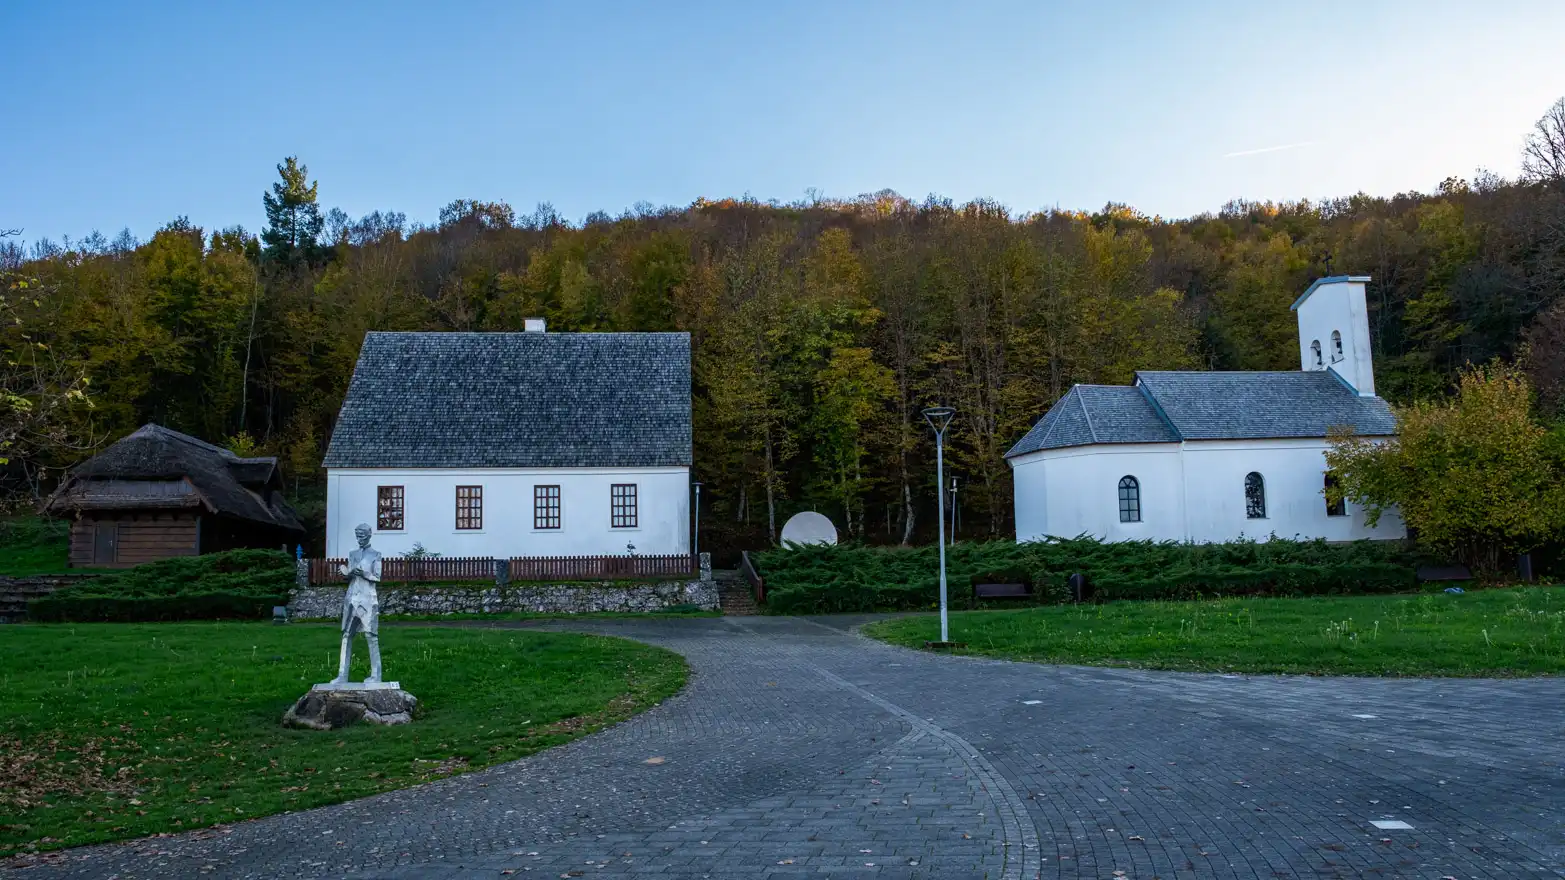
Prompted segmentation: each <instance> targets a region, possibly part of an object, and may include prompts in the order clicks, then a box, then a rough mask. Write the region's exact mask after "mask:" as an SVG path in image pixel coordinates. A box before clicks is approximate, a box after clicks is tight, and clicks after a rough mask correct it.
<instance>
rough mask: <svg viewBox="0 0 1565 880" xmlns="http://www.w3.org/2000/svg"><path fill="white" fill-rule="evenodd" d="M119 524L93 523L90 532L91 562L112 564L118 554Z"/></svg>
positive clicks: (94, 563)
mask: <svg viewBox="0 0 1565 880" xmlns="http://www.w3.org/2000/svg"><path fill="white" fill-rule="evenodd" d="M119 543H120V524H119V523H102V522H101V523H94V524H93V533H92V564H93V565H113V564H114V562H115V557H116V556H118V555H119Z"/></svg>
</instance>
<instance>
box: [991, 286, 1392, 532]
mask: <svg viewBox="0 0 1565 880" xmlns="http://www.w3.org/2000/svg"><path fill="white" fill-rule="evenodd" d="M1368 281H1369V278H1368V277H1367V276H1363V275H1338V276H1333V277H1330V278H1321V279H1319V280H1317V281H1316V282H1315V283H1314V284H1311V285H1310V286H1309V289H1308V290H1306V291H1304V294H1303V295H1302V296H1300V297H1299V298H1298V299H1297V300H1295V301H1294V303H1293V311H1294V313H1295V314H1296V315H1297V316H1298V322H1299V370H1298V371H1297V372H1291V371H1290V372H1167V371H1146V372H1138V373H1136V380H1135V384H1133V385H1129V386H1123V385H1077V386H1075V387H1074V388H1072V389H1071V390H1070V391H1069V392H1068V393H1066V394H1065V396H1064V397H1061V398H1060V400H1059V401H1058V402H1057V403H1055V405H1054V407H1053V408H1052V409H1050V410H1049V412H1048V413H1047V414H1046V415H1045V416H1044V417H1043V418H1042V419H1040V420H1039V421H1038V423H1037V424H1036V425H1034V426H1033V428H1032V430H1031V431H1028V432H1027V436H1025V437H1023V438H1022V439H1021V441H1020V442H1018V443H1017V444H1016V445H1015V446H1014V447H1013V448H1012V449H1011V450H1010V451H1009V452H1007V453H1006V456H1005V457H1006V460H1007V461H1008V462H1009V463H1010V465H1011V471H1012V476H1013V478H1014V481H1015V496H1016V539H1017V540H1018V541H1028V540H1036V539H1040V538H1044V537H1047V536H1050V535H1053V536H1059V537H1074V536H1076V535H1081V534H1087V535H1093V536H1096V537H1099V538H1102V539H1104V540H1109V541H1127V540H1143V539H1152V540H1160V541H1162V540H1176V541H1226V540H1230V539H1234V538H1253V539H1257V540H1267V539H1270V538H1272V537H1277V538H1297V539H1309V538H1325V539H1326V540H1330V541H1347V540H1353V539H1357V538H1382V539H1386V538H1403V537H1406V534H1407V531H1406V528H1405V527H1404V525H1403V524H1402V520H1401V518H1400V517H1398V516H1397V515H1396V512H1395V511H1388V512H1387V513H1386V514H1385V515H1383V516H1382V517H1381V518H1380V521H1379V523H1377V524H1376V525H1375V526H1374V527H1373V528H1371V527H1370V526H1369V525H1367V524H1366V523H1365V521H1364V513H1363V511H1362V510H1360V509H1358V508H1357V507H1356V506H1355V505H1352V504H1348V503H1346V502H1344V503H1340V504H1337V505H1332V504H1329V503H1327V501H1326V497H1325V494H1324V492H1323V490H1324V488H1325V486H1326V484H1327V481H1328V480H1329V479H1330V475H1329V474H1328V473H1327V469H1326V459H1325V452H1326V450H1327V448H1328V446H1329V444H1328V442H1327V439H1326V438H1327V436H1328V434H1329V433H1330V432H1331V431H1332V430H1333V429H1341V428H1344V427H1345V428H1350V429H1352V430H1353V431H1354V432H1356V433H1358V434H1360V435H1364V436H1370V437H1377V436H1378V437H1390V436H1392V435H1394V434H1395V432H1396V421H1395V419H1394V418H1393V417H1392V414H1391V410H1390V408H1389V407H1388V406H1387V405H1386V402H1385V401H1384V400H1382V399H1381V398H1379V397H1377V396H1376V395H1375V373H1374V364H1373V361H1372V359H1371V354H1370V338H1369V315H1368V310H1367V308H1366V305H1365V299H1364V285H1365V283H1366V282H1368Z"/></svg>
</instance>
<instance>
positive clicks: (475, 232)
mask: <svg viewBox="0 0 1565 880" xmlns="http://www.w3.org/2000/svg"><path fill="white" fill-rule="evenodd" d="M1522 147H1523V151H1524V161H1523V168H1524V173H1523V175H1522V177H1521V178H1520V179H1518V180H1514V181H1513V180H1506V179H1502V178H1501V177H1499V176H1497V175H1494V174H1490V173H1486V172H1479V173H1478V174H1477V175H1476V176H1475V178H1474V179H1471V180H1464V179H1460V178H1456V177H1452V178H1450V179H1447V180H1446V181H1444V182H1443V183H1442V184H1440V185H1439V187H1438V189H1437V190H1436V191H1435V192H1433V193H1427V194H1424V193H1407V194H1402V195H1397V196H1395V197H1392V198H1378V197H1370V196H1366V195H1362V194H1360V195H1356V196H1350V197H1347V198H1341V199H1335V200H1329V201H1324V202H1318V203H1315V202H1301V203H1289V204H1272V203H1252V202H1244V201H1235V202H1231V203H1229V204H1227V205H1225V206H1223V207H1222V209H1221V210H1219V211H1217V212H1216V213H1213V214H1204V215H1200V216H1196V217H1191V218H1188V219H1183V220H1165V219H1162V218H1158V217H1149V216H1146V215H1144V214H1142V213H1140V212H1138V211H1136V210H1135V209H1134V208H1131V207H1129V206H1125V205H1118V204H1110V205H1108V206H1106V207H1104V208H1103V209H1102V210H1100V211H1097V212H1095V213H1080V212H1068V211H1048V212H1042V213H1033V214H1022V215H1018V214H1015V213H1012V212H1011V211H1009V210H1007V209H1006V208H1005V207H1004V206H1001V205H999V204H995V203H992V202H987V201H975V202H971V203H968V204H962V205H957V204H953V203H951V202H950V201H947V200H942V199H939V198H934V197H931V198H928V199H926V200H924V201H923V202H913V201H910V200H908V199H905V198H902V197H901V196H898V195H897V194H895V193H892V192H889V191H887V192H881V193H876V194H873V195H866V196H861V197H859V198H856V199H851V200H832V199H821V198H816V199H811V200H808V201H804V202H800V203H794V204H786V205H784V204H776V203H761V202H756V201H753V200H735V199H723V200H717V201H707V200H704V199H703V200H698V201H697V202H695V203H694V204H692V205H689V206H687V207H683V208H661V209H658V208H652V207H650V206H637V207H636V208H635V209H633V210H631V211H629V212H626V213H623V214H621V215H619V216H610V215H608V214H604V213H595V214H592V215H590V216H588V217H587V218H586V219H585V220H584V221H583V222H582V223H580V224H579V225H573V224H570V223H567V222H566V221H564V220H562V219H561V218H560V217H559V216H558V215H557V214H556V213H555V212H554V211H553V209H551V208H550V207H549V206H547V205H543V206H540V207H539V208H538V209H537V210H536V211H535V212H534V213H532V214H531V215H527V216H521V215H518V214H517V213H516V212H515V211H513V210H512V208H511V207H509V206H507V205H506V204H504V203H501V202H484V201H474V200H457V201H453V202H452V203H451V204H450V205H449V206H447V207H446V208H445V209H444V210H442V211H441V213H440V217H439V219H438V222H436V223H434V224H433V225H427V226H425V225H418V224H411V223H409V222H408V220H407V218H406V217H405V216H403V215H402V214H400V213H396V212H385V213H382V212H376V213H372V214H369V215H367V216H364V217H358V218H353V217H349V216H347V215H345V214H344V213H343V212H342V211H340V210H335V209H334V210H330V211H325V210H323V209H322V208H321V206H320V199H321V198H322V197H323V196H326V197H329V194H330V186H331V182H330V181H329V180H326V181H322V182H321V183H320V185H319V188H318V187H317V183H316V182H315V181H313V180H310V179H309V177H308V172H307V169H306V167H305V166H304V165H303V164H301V163H300V162H297V161H296V160H295V159H292V158H290V159H288V160H286V161H285V162H284V163H283V164H281V165H279V166H278V179H277V182H276V184H275V185H274V186H273V187H272V189H271V191H270V192H267V193H266V194H265V195H264V203H265V209H266V213H267V225H266V228H265V230H264V231H263V232H262V233H261V234H260V235H259V236H256V235H253V234H252V233H250V232H248V231H246V230H244V229H242V228H239V227H231V228H226V229H219V230H203V229H200V228H197V227H194V226H192V225H191V224H190V223H189V222H188V221H186V220H185V219H183V218H178V219H175V220H173V221H172V222H170V223H169V224H168V225H166V226H165V227H163V228H162V229H160V230H158V231H157V232H156V233H155V234H154V235H153V236H152V237H151V239H150V240H147V241H138V240H137V239H136V238H135V237H134V236H132V235H131V234H130V233H129V232H128V231H127V232H122V233H121V234H120V235H119V236H118V237H116V238H113V239H109V238H105V237H104V236H102V235H99V234H96V233H94V234H92V235H90V236H88V237H86V238H83V239H80V240H76V239H70V240H66V241H63V242H54V241H49V240H33V241H31V242H30V243H27V244H24V243H23V239H22V237H21V235H20V234H19V233H20V230H11V233H12V234H11V235H9V237H4V238H0V273H4V278H3V282H4V283H3V285H0V293H3V299H0V317H3V319H4V326H0V348H3V350H4V352H5V363H4V365H3V374H0V383H3V385H0V409H3V411H4V417H3V421H0V458H3V459H4V460H5V462H6V463H5V464H4V466H3V474H4V477H5V483H4V485H5V487H6V491H7V493H8V497H9V498H10V501H9V505H10V506H11V507H13V508H16V507H22V506H25V505H26V504H28V503H30V502H31V499H33V498H34V497H36V493H37V492H39V491H42V490H44V489H46V488H47V487H48V486H49V485H50V482H51V480H52V479H53V478H54V477H57V476H58V474H59V472H60V469H61V468H64V467H67V466H69V465H71V464H72V463H74V462H75V461H78V460H80V459H81V458H82V457H84V456H86V455H88V454H90V453H91V452H92V451H93V450H94V449H97V448H101V447H102V445H104V444H105V443H107V442H110V441H112V440H114V439H116V438H118V437H120V436H122V435H124V434H125V433H127V432H129V431H130V430H132V429H134V428H135V427H136V426H138V425H140V424H142V423H144V422H149V421H153V422H158V423H160V424H163V425H167V426H169V427H171V428H175V429H177V430H181V431H186V432H189V433H192V434H195V435H196V436H199V437H202V438H205V439H207V440H210V441H213V442H217V443H222V444H226V445H228V446H230V447H231V448H235V449H236V450H242V451H246V452H254V453H262V454H275V455H277V456H279V457H280V459H281V460H282V462H283V466H284V468H285V470H286V472H287V473H288V475H289V481H290V484H291V485H293V486H295V487H297V491H298V492H299V494H301V495H302V496H305V497H306V498H308V497H309V496H310V493H311V491H312V488H314V491H317V492H318V488H316V487H318V486H319V483H320V481H321V476H322V474H321V471H320V470H319V465H320V461H321V456H322V454H323V452H324V450H325V445H326V443H327V440H328V438H329V437H330V435H331V430H332V422H333V419H334V418H335V416H336V412H337V408H338V405H339V403H340V401H341V399H342V396H343V393H344V390H345V388H346V386H347V383H348V380H349V377H350V376H351V373H352V370H353V365H354V361H355V359H356V357H357V355H358V350H359V345H360V343H361V341H362V339H363V337H364V333H365V331H367V330H372V329H380V330H518V329H520V328H521V326H522V319H523V318H524V317H529V316H542V317H545V318H547V319H548V321H549V327H550V329H551V330H583V331H592V330H641V331H646V330H685V331H689V333H690V334H691V337H692V342H693V350H694V357H695V362H694V376H693V388H694V401H695V403H694V406H695V412H694V418H695V444H696V449H695V462H696V464H695V475H694V476H695V479H698V480H701V481H702V482H703V483H704V484H705V488H704V491H703V495H702V499H703V516H702V529H703V534H711V535H713V537H714V538H716V539H717V540H732V541H738V542H746V543H750V544H752V545H753V544H755V543H756V542H763V541H766V540H767V539H768V537H769V536H771V535H773V534H775V531H776V529H777V528H780V525H781V522H782V521H783V519H784V518H785V517H786V516H787V515H788V514H789V513H791V512H793V511H795V510H798V509H802V508H806V507H813V508H815V509H818V510H821V511H822V512H825V513H827V514H828V515H830V516H831V517H832V519H833V520H834V521H836V522H837V523H838V524H839V527H840V528H842V529H843V530H844V531H845V532H848V533H850V534H851V535H853V536H856V537H861V538H863V539H866V540H871V541H878V542H879V541H884V542H897V541H906V540H923V539H926V537H927V536H928V535H929V534H932V532H933V528H934V523H933V508H934V491H935V487H934V477H933V461H932V459H933V448H932V437H931V435H930V432H929V430H928V429H927V428H926V426H925V425H924V423H923V420H922V418H921V417H920V415H919V410H920V408H922V407H924V406H926V405H929V404H932V403H936V402H939V403H945V404H949V405H951V406H954V407H956V409H957V411H958V416H957V419H956V421H955V422H954V424H953V426H952V430H951V431H950V433H949V435H948V440H947V442H948V450H947V468H948V471H949V472H951V473H954V474H956V475H957V476H958V477H959V478H960V480H961V491H960V493H959V497H960V499H961V507H962V521H963V524H962V530H963V533H964V535H966V536H981V535H1006V534H1008V533H1009V530H1010V515H1011V499H1010V492H1011V483H1010V476H1009V473H1008V468H1007V466H1006V464H1005V462H1004V460H1003V458H1002V454H1003V453H1004V452H1005V450H1006V449H1007V448H1008V447H1009V446H1010V444H1012V443H1014V442H1015V441H1016V440H1017V439H1018V438H1019V437H1020V436H1021V435H1022V434H1024V433H1025V432H1026V431H1027V429H1028V427H1029V426H1030V425H1031V424H1032V423H1033V422H1034V421H1035V420H1036V419H1038V418H1039V417H1040V416H1041V415H1042V414H1043V413H1044V412H1045V411H1046V410H1047V409H1048V407H1049V406H1050V404H1051V403H1052V402H1053V401H1054V400H1055V399H1056V398H1058V397H1059V396H1060V395H1061V394H1062V393H1063V392H1064V391H1066V390H1067V389H1069V388H1070V386H1071V385H1072V384H1073V383H1124V382H1128V381H1129V380H1130V379H1131V375H1132V372H1133V371H1134V370H1137V369H1218V370H1267V369H1283V370H1286V369H1297V368H1298V354H1297V347H1296V343H1295V330H1294V318H1293V315H1292V313H1291V312H1290V311H1289V308H1288V306H1289V304H1290V303H1291V302H1292V301H1293V299H1294V298H1295V297H1296V296H1297V295H1298V294H1299V292H1301V291H1302V290H1303V289H1304V288H1305V286H1306V285H1307V284H1308V283H1309V281H1310V280H1311V279H1312V278H1314V277H1317V276H1321V275H1327V274H1345V273H1354V274H1365V275H1369V276H1371V277H1372V278H1373V279H1374V280H1373V282H1372V283H1371V284H1370V285H1369V296H1370V302H1369V307H1370V324H1371V332H1372V334H1373V337H1374V349H1375V356H1376V373H1377V376H1376V384H1377V387H1378V388H1380V389H1381V392H1382V394H1383V395H1384V396H1386V397H1387V398H1388V399H1390V400H1392V401H1393V402H1411V401H1413V400H1417V399H1428V398H1436V397H1440V396H1443V395H1447V394H1449V393H1450V391H1451V389H1452V388H1453V384H1454V382H1455V381H1456V378H1457V376H1458V372H1459V370H1460V369H1461V368H1462V367H1463V366H1464V365H1465V364H1468V363H1470V362H1472V363H1484V362H1488V361H1491V360H1493V359H1496V358H1498V359H1502V360H1505V361H1511V362H1516V363H1519V364H1520V365H1521V366H1522V367H1523V369H1525V370H1526V371H1527V372H1528V373H1529V375H1530V376H1531V378H1532V382H1533V385H1534V387H1535V388H1536V389H1537V391H1538V398H1539V399H1538V402H1537V405H1538V408H1539V413H1540V415H1541V416H1542V417H1544V418H1545V419H1558V418H1560V417H1561V415H1562V411H1561V402H1562V398H1565V382H1562V377H1565V297H1562V293H1565V101H1562V102H1561V103H1559V104H1556V105H1555V107H1554V108H1553V109H1551V111H1550V115H1548V116H1545V117H1544V118H1543V119H1542V120H1540V121H1539V123H1538V126H1537V128H1536V130H1534V131H1533V132H1532V133H1531V134H1529V135H1527V136H1526V139H1525V141H1523V142H1522ZM4 219H6V218H0V220H4ZM11 219H12V223H11V224H10V225H13V226H15V225H19V224H18V223H17V222H16V220H17V219H18V218H11ZM0 225H3V224H0ZM5 232H7V230H4V229H0V234H3V233H5ZM408 417H409V418H438V417H439V414H438V413H409V414H408Z"/></svg>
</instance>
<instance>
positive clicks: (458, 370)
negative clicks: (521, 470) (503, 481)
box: [324, 332, 691, 468]
mask: <svg viewBox="0 0 1565 880" xmlns="http://www.w3.org/2000/svg"><path fill="white" fill-rule="evenodd" d="M690 443H691V437H690V336H689V334H687V333H382V332H371V333H369V334H368V335H367V336H365V338H364V347H363V349H362V350H361V351H360V352H359V362H358V366H357V367H355V368H354V370H353V381H352V382H351V383H350V384H349V386H348V394H347V397H346V398H345V399H344V400H343V404H342V412H341V413H340V414H339V415H338V417H337V426H336V429H335V430H334V431H333V432H332V438H331V447H330V448H329V449H328V450H327V453H326V460H325V462H324V466H325V467H328V468H352V467H659V466H685V467H688V466H689V465H690V460H691V447H690Z"/></svg>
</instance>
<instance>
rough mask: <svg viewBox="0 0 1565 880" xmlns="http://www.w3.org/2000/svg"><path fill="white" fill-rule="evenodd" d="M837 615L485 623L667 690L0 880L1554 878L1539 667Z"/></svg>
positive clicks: (1553, 685)
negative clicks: (1482, 670)
mask: <svg viewBox="0 0 1565 880" xmlns="http://www.w3.org/2000/svg"><path fill="white" fill-rule="evenodd" d="M856 622H859V620H858V619H853V618H821V619H818V620H809V619H799V618H785V617H750V618H722V619H668V620H655V619H650V618H648V619H635V620H599V621H590V622H588V621H583V622H580V623H570V624H561V623H556V622H551V623H535V624H521V623H518V624H505V625H514V626H535V627H542V628H568V629H574V630H586V631H593V632H600V633H606V634H612V635H620V636H625V637H627V638H633V639H639V640H642V641H646V642H651V643H653V644H658V645H663V646H666V647H668V648H670V649H672V650H675V651H677V652H679V653H681V654H683V655H684V656H685V657H687V658H688V659H689V661H690V664H691V669H692V673H691V677H690V682H689V685H688V686H687V688H686V689H685V691H684V692H682V693H681V694H679V695H678V696H676V697H674V698H673V699H671V700H669V701H668V702H667V703H665V704H663V705H662V706H659V707H657V708H655V709H653V710H651V711H649V712H646V713H644V714H642V715H640V716H638V717H636V718H635V719H633V720H631V721H628V722H626V723H624V724H622V725H620V726H618V727H615V728H612V729H610V730H606V731H604V732H601V733H599V734H597V735H595V736H591V737H588V738H586V739H583V740H580V741H577V742H575V743H572V744H570V745H567V746H564V747H561V748H557V749H553V750H550V751H547V752H543V753H541V754H538V755H535V756H533V757H532V758H528V759H526V760H522V761H518V762H514V763H511V764H506V765H503V766H499V767H494V768H491V769H489V770H486V771H483V772H478V773H473V774H469V775H466V776H461V777H457V778H453V779H448V780H444V781H441V782H438V783H434V784H430V785H425V786H422V787H419V788H415V789H409V790H405V791H398V792H392V793H388V794H385V795H380V796H377V797H372V798H367V799H365V800H360V801H355V802H352V803H347V804H341V805H338V806H333V807H325V808H321V809H316V810H310V811H307V812H302V813H294V814H290V815H282V816H273V817H270V818H266V819H259V820H256V821H253V822H247V823H243V824H240V825H235V826H232V827H230V828H225V829H214V830H208V831H205V832H192V833H189V834H184V835H180V836H175V837H167V838H159V839H153V840H145V841H137V842H131V843H127V844H118V845H111V846H103V847H94V848H87V849H81V850H75V851H71V852H68V853H66V854H65V855H64V857H63V858H60V859H57V860H55V861H53V862H52V863H50V864H47V865H44V866H40V867H36V868H32V869H29V870H27V871H25V872H24V873H22V874H19V875H18V876H36V877H52V876H80V877H105V878H106V877H114V878H118V880H131V878H150V877H256V878H273V877H367V878H373V877H384V878H413V877H420V878H422V877H431V878H501V877H544V878H555V877H584V878H591V877H597V876H619V875H643V874H645V875H649V876H655V877H669V878H675V877H677V878H707V877H710V878H730V877H738V878H744V877H763V876H765V877H839V878H915V877H916V878H931V880H964V878H975V880H976V878H987V880H1000V878H1009V880H1023V878H1036V877H1093V878H1108V880H1114V878H1154V877H1159V878H1165V880H1173V878H1185V877H1192V878H1193V877H1202V878H1204V877H1223V878H1229V877H1234V878H1238V877H1244V878H1249V877H1265V878H1288V877H1418V878H1434V880H1439V878H1444V877H1454V878H1471V877H1506V878H1521V877H1561V876H1565V868H1562V866H1565V681H1561V680H1558V679H1527V680H1517V681H1471V680H1376V679H1350V678H1330V679H1325V678H1302V677H1286V678H1284V677H1259V676H1237V675H1186V674H1178V673H1160V672H1142V671H1134V670H1116V669H1089V668H1081V667H1052V666H1041V665H1032V664H1021V663H1007V662H1000V661H989V660H978V659H970V658H959V657H949V656H941V655H933V654H926V653H920V652H914V651H908V650H904V649H900V648H894V647H890V646H886V645H881V644H879V643H876V642H872V641H870V640H868V639H865V638H863V637H860V636H858V635H855V634H853V633H852V632H851V631H850V627H851V625H852V624H853V623H856ZM958 635H959V634H958ZM387 661H388V665H391V664H394V663H395V660H394V658H392V657H388V658H387ZM408 684H409V687H410V688H412V689H413V690H414V691H415V692H416V690H417V683H416V682H410V683H408ZM477 721H478V719H475V723H477ZM1376 823H1381V825H1382V826H1384V827H1377V825H1376Z"/></svg>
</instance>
